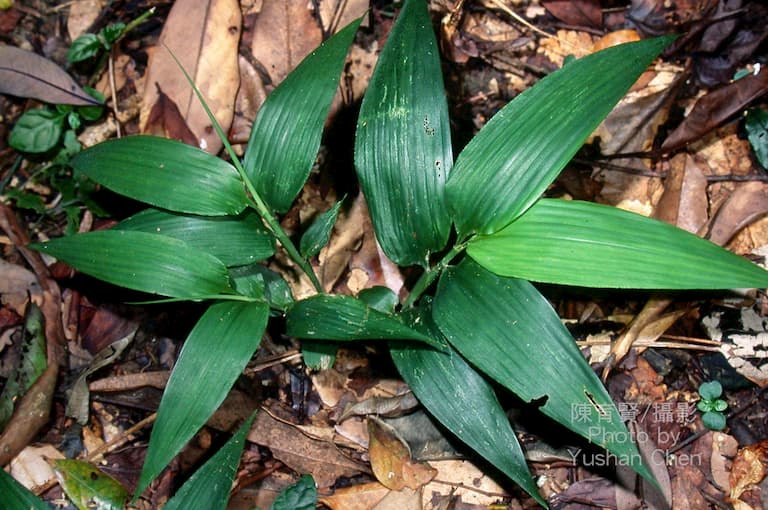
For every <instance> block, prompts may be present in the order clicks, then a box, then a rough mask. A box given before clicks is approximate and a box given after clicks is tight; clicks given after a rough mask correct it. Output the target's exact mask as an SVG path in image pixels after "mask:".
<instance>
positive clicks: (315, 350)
mask: <svg viewBox="0 0 768 510" xmlns="http://www.w3.org/2000/svg"><path fill="white" fill-rule="evenodd" d="M338 350H339V344H338V342H328V341H322V340H311V339H309V338H305V339H303V340H302V341H301V357H302V359H303V360H304V364H305V365H307V366H308V367H309V368H311V369H312V370H328V369H329V368H331V367H332V366H333V364H334V363H335V362H336V352H337V351H338Z"/></svg>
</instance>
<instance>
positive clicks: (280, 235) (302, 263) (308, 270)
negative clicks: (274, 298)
mask: <svg viewBox="0 0 768 510" xmlns="http://www.w3.org/2000/svg"><path fill="white" fill-rule="evenodd" d="M165 49H166V50H168V52H169V53H170V54H171V58H173V60H174V61H175V62H176V65H178V66H179V68H180V69H181V72H182V73H184V77H185V78H186V79H187V81H188V82H189V84H190V86H191V87H192V90H193V91H194V92H195V95H196V96H197V99H198V100H199V101H200V104H201V105H202V106H203V109H204V110H205V113H206V114H208V118H209V119H210V120H211V124H213V128H214V129H215V130H216V134H217V135H218V137H219V139H220V140H221V142H222V143H223V144H224V148H225V149H226V151H227V154H229V158H230V159H231V160H232V164H233V165H234V166H235V169H236V170H237V173H238V174H239V175H240V178H241V179H242V180H243V182H244V183H245V189H247V190H248V193H249V194H250V195H251V200H252V204H251V207H253V208H254V209H256V212H257V213H258V214H259V216H261V219H262V221H264V223H266V224H267V228H269V230H270V232H272V234H273V235H274V236H275V237H276V238H277V240H278V241H280V244H282V245H283V248H285V251H287V252H288V256H289V257H291V259H292V260H293V261H294V262H295V263H296V264H298V265H299V267H300V268H301V270H302V271H304V273H305V274H306V275H307V276H308V277H309V280H310V281H311V282H312V285H313V286H314V287H315V290H316V291H317V292H319V293H320V294H322V293H323V292H325V291H324V290H323V286H322V285H320V280H318V279H317V275H316V274H315V271H314V270H313V269H312V266H311V265H310V264H309V261H307V260H306V259H305V258H304V257H302V256H301V255H300V254H299V252H298V250H296V247H295V246H294V245H293V243H292V242H291V239H290V238H289V237H288V234H286V233H285V230H283V227H281V226H280V222H278V221H277V218H275V216H274V215H273V214H272V211H271V210H270V208H269V206H267V204H266V202H264V200H263V199H262V198H261V196H260V195H259V193H258V192H257V191H256V187H255V186H254V185H253V183H252V182H251V179H249V178H248V174H247V173H246V172H245V168H243V164H242V163H241V162H240V158H239V157H238V156H237V154H235V150H234V149H233V148H232V145H231V144H230V143H229V140H228V139H227V136H226V134H225V133H224V130H223V129H221V126H220V125H219V123H218V121H217V120H216V117H214V115H213V112H212V111H211V109H210V108H208V103H206V101H205V98H203V94H202V92H200V89H198V88H197V85H195V82H194V81H192V77H191V76H189V73H187V70H186V69H184V66H182V65H181V62H179V59H177V58H176V55H174V54H173V52H172V51H171V49H170V48H168V47H167V46H166V48H165Z"/></svg>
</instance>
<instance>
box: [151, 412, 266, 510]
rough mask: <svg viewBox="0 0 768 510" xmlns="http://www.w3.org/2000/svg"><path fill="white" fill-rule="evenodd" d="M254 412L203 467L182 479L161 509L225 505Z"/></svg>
mask: <svg viewBox="0 0 768 510" xmlns="http://www.w3.org/2000/svg"><path fill="white" fill-rule="evenodd" d="M255 417H256V413H253V414H251V416H250V417H249V418H248V419H247V420H246V421H245V423H244V424H243V425H242V426H241V427H240V429H238V431H237V433H235V435H234V436H232V437H231V438H230V439H229V441H227V443H226V444H225V445H224V446H222V447H221V449H220V450H219V451H217V452H216V453H215V454H214V455H213V457H211V458H210V459H209V460H208V461H207V462H206V463H205V464H203V467H201V468H200V469H198V470H197V471H195V473H194V474H193V475H192V476H190V477H189V480H187V481H186V482H184V485H182V486H181V489H179V491H178V492H177V493H176V495H175V496H173V497H172V498H171V499H170V500H168V503H166V504H165V506H164V507H163V510H186V509H188V508H206V509H209V510H216V509H221V510H224V509H225V508H226V507H227V502H228V501H229V491H230V490H231V489H232V481H233V480H234V479H235V475H236V474H237V466H238V464H239V463H240V455H242V453H243V447H244V446H245V436H246V435H248V431H249V430H250V429H251V424H252V423H253V419H254V418H255Z"/></svg>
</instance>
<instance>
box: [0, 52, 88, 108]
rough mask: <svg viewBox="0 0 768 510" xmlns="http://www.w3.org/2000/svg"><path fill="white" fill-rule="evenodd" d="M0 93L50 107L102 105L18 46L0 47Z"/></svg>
mask: <svg viewBox="0 0 768 510" xmlns="http://www.w3.org/2000/svg"><path fill="white" fill-rule="evenodd" d="M0 94H10V95H12V96H19V97H31V98H33V99H39V100H40V101H44V102H46V103H51V104H71V105H77V106H89V105H97V104H100V103H99V102H98V101H96V100H95V99H94V98H92V97H91V96H89V95H88V94H86V93H85V91H84V90H83V89H81V88H80V86H79V85H78V84H77V83H75V80H73V79H72V77H71V76H69V75H68V74H67V73H66V72H65V71H64V70H63V69H62V68H60V67H59V66H57V65H56V64H55V63H53V62H51V61H50V60H48V59H47V58H44V57H41V56H40V55H38V54H37V53H33V52H31V51H26V50H22V49H20V48H16V47H15V46H0Z"/></svg>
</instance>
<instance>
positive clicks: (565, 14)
mask: <svg viewBox="0 0 768 510" xmlns="http://www.w3.org/2000/svg"><path fill="white" fill-rule="evenodd" d="M541 4H542V5H543V6H544V8H545V9H546V10H548V11H549V12H550V13H551V14H552V15H553V16H554V17H556V18H557V19H559V20H560V21H562V22H564V23H567V24H569V25H573V26H582V27H593V28H600V27H602V26H603V11H602V9H601V8H600V2H599V1H598V0H574V1H570V0H542V2H541Z"/></svg>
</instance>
